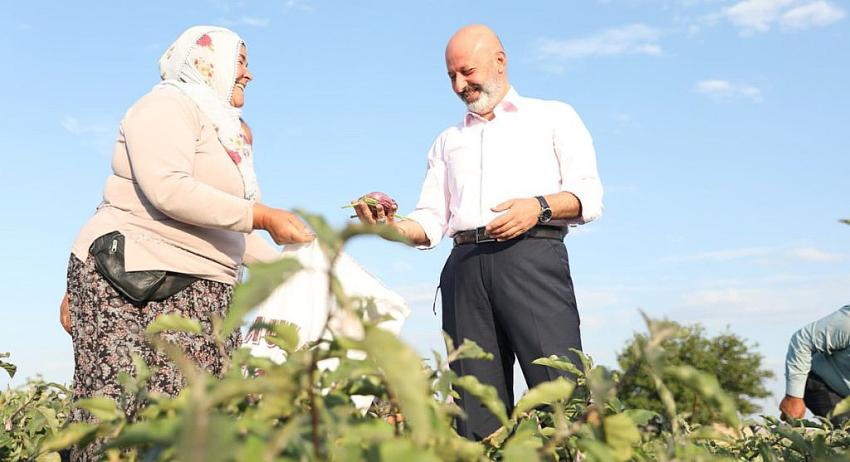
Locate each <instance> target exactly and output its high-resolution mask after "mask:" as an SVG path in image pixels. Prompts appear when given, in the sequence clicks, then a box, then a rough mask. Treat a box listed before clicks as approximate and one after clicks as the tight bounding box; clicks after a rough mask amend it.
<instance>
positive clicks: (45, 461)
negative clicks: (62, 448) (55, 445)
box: [35, 452, 62, 462]
mask: <svg viewBox="0 0 850 462" xmlns="http://www.w3.org/2000/svg"><path fill="white" fill-rule="evenodd" d="M35 462H62V456H60V455H59V453H58V452H48V453H47V454H41V455H39V456H38V457H37V458H36V459H35Z"/></svg>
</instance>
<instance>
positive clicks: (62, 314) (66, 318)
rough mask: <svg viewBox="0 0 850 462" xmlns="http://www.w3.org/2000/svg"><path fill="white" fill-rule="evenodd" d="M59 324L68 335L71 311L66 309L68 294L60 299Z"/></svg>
mask: <svg viewBox="0 0 850 462" xmlns="http://www.w3.org/2000/svg"><path fill="white" fill-rule="evenodd" d="M59 322H60V323H62V328H63V329H65V332H67V333H68V334H70V333H71V310H69V309H68V293H67V292H66V293H65V296H64V297H62V303H60V304H59Z"/></svg>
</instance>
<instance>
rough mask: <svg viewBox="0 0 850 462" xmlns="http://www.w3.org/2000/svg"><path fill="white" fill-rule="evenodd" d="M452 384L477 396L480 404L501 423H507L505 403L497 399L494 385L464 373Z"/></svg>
mask: <svg viewBox="0 0 850 462" xmlns="http://www.w3.org/2000/svg"><path fill="white" fill-rule="evenodd" d="M454 385H455V386H458V387H461V388H463V389H464V390H466V392H467V393H469V394H470V395H472V396H474V397H476V398H478V400H479V401H481V404H483V405H484V407H486V408H487V409H488V410H489V411H490V412H492V413H493V414H494V415H495V416H496V417H497V418H498V419H499V422H501V423H502V425H504V426H507V425H508V412H507V410H506V409H505V403H503V402H502V400H501V399H499V392H498V391H497V390H496V387H494V386H492V385H487V384H484V383H481V382H479V381H478V379H477V378H475V377H474V376H471V375H464V376H463V377H460V378H458V379H457V380H455V382H454Z"/></svg>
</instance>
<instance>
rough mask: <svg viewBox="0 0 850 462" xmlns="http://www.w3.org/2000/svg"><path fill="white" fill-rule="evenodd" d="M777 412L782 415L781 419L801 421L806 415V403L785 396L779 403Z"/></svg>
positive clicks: (801, 399)
mask: <svg viewBox="0 0 850 462" xmlns="http://www.w3.org/2000/svg"><path fill="white" fill-rule="evenodd" d="M779 412H781V413H782V418H783V419H787V418H792V419H802V418H803V416H804V415H805V414H806V403H805V402H803V398H797V397H796V396H789V395H785V398H782V402H781V403H779Z"/></svg>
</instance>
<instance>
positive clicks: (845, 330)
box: [780, 305, 850, 418]
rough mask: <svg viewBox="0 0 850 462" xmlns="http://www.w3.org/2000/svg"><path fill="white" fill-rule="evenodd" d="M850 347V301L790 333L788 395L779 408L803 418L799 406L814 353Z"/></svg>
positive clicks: (801, 409)
mask: <svg viewBox="0 0 850 462" xmlns="http://www.w3.org/2000/svg"><path fill="white" fill-rule="evenodd" d="M848 347H850V305H848V306H845V307H843V308H841V309H840V310H838V311H836V312H834V313H832V314H830V315H828V316H825V317H823V318H821V319H819V320H817V321H815V322H813V323H811V324H808V325H806V326H804V327H803V328H801V329H800V330H798V331H797V332H795V333H794V335H792V336H791V341H790V343H789V345H788V352H787V354H786V356H785V399H783V400H782V403H780V411H782V412H783V414H786V415H788V416H790V417H794V418H801V417H802V414H803V413H804V412H805V406H803V407H802V408H801V407H800V406H801V404H802V398H803V395H804V393H805V390H806V380H807V379H808V377H809V372H810V371H811V369H812V354H813V353H814V352H821V353H823V354H826V355H828V354H830V353H832V352H833V351H837V350H843V349H845V348H848Z"/></svg>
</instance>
